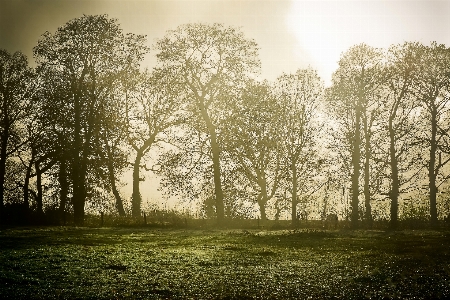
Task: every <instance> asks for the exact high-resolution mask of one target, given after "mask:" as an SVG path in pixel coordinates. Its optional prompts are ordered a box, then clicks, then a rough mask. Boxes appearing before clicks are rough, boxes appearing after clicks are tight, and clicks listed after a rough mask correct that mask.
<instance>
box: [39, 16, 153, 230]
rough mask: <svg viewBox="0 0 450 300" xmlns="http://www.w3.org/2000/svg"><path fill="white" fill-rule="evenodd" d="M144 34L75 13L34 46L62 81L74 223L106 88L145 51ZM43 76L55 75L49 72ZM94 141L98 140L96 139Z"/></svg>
mask: <svg viewBox="0 0 450 300" xmlns="http://www.w3.org/2000/svg"><path fill="white" fill-rule="evenodd" d="M143 42H144V37H142V36H135V35H132V34H128V35H124V34H123V33H122V30H121V29H120V27H119V25H118V23H117V20H115V19H108V17H107V16H106V15H98V16H87V15H84V16H83V17H80V18H76V19H73V20H71V21H69V22H67V23H66V24H65V25H64V26H62V27H60V28H59V29H58V30H57V31H56V32H55V33H54V34H51V33H49V32H46V33H45V34H44V35H43V36H42V38H41V39H40V40H39V42H38V45H37V46H36V47H35V48H34V54H35V57H36V58H37V62H38V65H39V67H40V68H44V69H50V70H53V72H49V74H54V75H56V74H57V75H59V76H60V77H59V78H57V80H59V81H61V84H62V85H63V86H64V91H65V94H64V95H61V96H62V97H63V98H64V100H65V101H64V104H65V106H64V107H62V108H63V109H62V110H61V113H64V114H65V116H66V118H67V119H68V120H69V124H68V125H69V128H70V129H71V130H70V131H69V134H70V141H69V142H70V145H69V147H70V149H71V151H70V160H69V161H70V163H71V173H70V175H71V178H72V185H73V208H74V217H75V223H76V224H78V225H82V224H83V223H84V207H85V201H86V195H87V188H88V185H87V178H88V177H87V175H88V170H89V168H90V164H92V163H93V161H92V158H93V156H92V154H93V153H94V151H95V146H96V145H94V142H95V137H96V135H97V133H98V132H99V131H100V130H101V129H102V125H104V123H102V122H101V117H102V111H103V110H105V109H108V106H109V105H110V104H111V103H110V102H109V99H110V97H109V96H110V92H111V90H112V89H113V88H114V86H115V84H116V83H117V82H118V81H119V79H120V76H121V75H123V74H124V73H126V72H128V71H129V70H130V69H132V68H137V67H138V64H139V61H140V60H141V59H142V58H143V55H144V54H145V53H146V52H147V48H146V47H145V46H144V45H143ZM47 80H55V79H54V78H53V79H52V78H47ZM97 146H98V145H97Z"/></svg>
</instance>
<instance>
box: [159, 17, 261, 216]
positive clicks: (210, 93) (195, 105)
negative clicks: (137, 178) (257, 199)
mask: <svg viewBox="0 0 450 300" xmlns="http://www.w3.org/2000/svg"><path fill="white" fill-rule="evenodd" d="M156 49H157V50H158V51H159V52H158V54H157V58H158V61H159V65H160V67H161V69H170V70H171V72H173V74H176V75H177V78H178V82H180V83H181V84H182V85H183V87H184V97H185V101H187V102H188V103H189V104H188V106H189V110H190V111H191V112H192V114H193V115H194V118H193V121H192V125H193V128H201V129H202V130H205V131H204V133H205V134H207V135H208V144H207V147H208V148H209V149H210V150H211V154H212V155H211V160H212V163H213V180H214V194H215V200H216V213H217V218H218V222H219V223H220V222H222V220H223V219H224V200H223V199H224V196H223V188H222V174H221V149H222V145H220V144H219V139H220V137H219V136H220V129H221V126H223V124H222V121H223V119H224V118H226V115H227V114H229V109H228V108H227V103H226V100H227V101H228V100H229V99H233V98H234V99H235V98H236V97H237V96H238V95H239V90H240V89H242V87H243V84H244V82H245V79H246V77H248V76H253V74H254V72H255V71H256V70H258V69H259V66H260V62H259V59H258V56H257V50H258V48H257V45H256V43H255V42H254V41H252V40H248V39H246V38H245V37H244V36H243V34H242V32H240V31H238V30H236V29H234V28H231V27H224V26H223V25H221V24H213V25H205V24H187V25H182V26H179V27H178V28H177V29H176V30H173V31H169V32H168V33H167V35H166V36H165V37H164V38H163V39H161V40H159V41H158V42H157V45H156ZM199 123H201V124H199ZM197 125H200V126H197Z"/></svg>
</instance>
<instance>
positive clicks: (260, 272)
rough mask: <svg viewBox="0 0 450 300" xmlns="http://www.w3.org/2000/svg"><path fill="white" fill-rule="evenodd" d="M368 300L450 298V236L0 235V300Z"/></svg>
mask: <svg viewBox="0 0 450 300" xmlns="http://www.w3.org/2000/svg"><path fill="white" fill-rule="evenodd" d="M364 298H367V299H444V298H450V231H449V230H401V231H385V230H361V231H350V230H345V229H337V230H331V229H329V230H326V229H312V228H303V229H296V230H290V229H277V230H275V229H273V230H269V229H263V228H250V229H219V228H215V227H213V226H208V227H205V228H189V227H186V228H181V227H180V228H167V227H152V226H125V227H124V226H122V227H96V228H95V227H83V228H79V227H78V228H77V227H71V226H68V227H56V226H49V227H14V228H2V229H1V230H0V299H364Z"/></svg>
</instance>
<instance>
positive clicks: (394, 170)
mask: <svg viewBox="0 0 450 300" xmlns="http://www.w3.org/2000/svg"><path fill="white" fill-rule="evenodd" d="M389 137H390V147H389V155H390V165H391V190H390V191H389V198H390V199H391V220H390V224H389V227H390V228H391V229H396V228H397V227H398V194H399V188H400V182H399V178H398V162H397V156H396V152H395V131H394V129H393V125H392V120H391V119H390V120H389Z"/></svg>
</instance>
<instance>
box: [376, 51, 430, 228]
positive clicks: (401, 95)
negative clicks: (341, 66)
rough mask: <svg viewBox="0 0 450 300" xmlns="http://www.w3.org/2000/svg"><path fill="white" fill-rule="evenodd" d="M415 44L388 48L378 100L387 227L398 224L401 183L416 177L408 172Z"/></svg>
mask: <svg viewBox="0 0 450 300" xmlns="http://www.w3.org/2000/svg"><path fill="white" fill-rule="evenodd" d="M420 59H421V58H420V51H418V44H416V43H405V44H403V45H395V46H391V47H390V48H389V51H388V53H387V68H386V73H385V76H386V82H385V86H386V95H385V98H384V99H382V101H383V102H384V103H385V108H386V112H387V115H386V117H387V137H388V140H389V142H388V145H389V146H388V151H387V153H388V159H387V163H388V165H389V168H390V184H389V187H390V189H389V191H388V196H389V198H390V200H391V208H390V228H391V229H396V228H397V226H398V221H397V220H398V204H399V202H398V200H399V196H400V193H401V192H402V186H404V185H406V184H407V183H408V182H410V181H411V180H412V179H413V178H414V177H417V176H416V175H417V174H418V171H420V169H421V168H420V167H419V168H418V170H417V171H415V172H413V173H412V174H410V173H411V170H412V167H414V165H415V164H416V161H417V156H413V155H412V153H413V151H414V144H417V143H415V141H414V140H415V136H416V134H417V126H415V124H417V117H416V116H417V115H418V112H417V109H418V103H417V101H416V99H415V98H414V95H413V93H412V92H413V90H412V87H413V84H414V78H415V77H416V76H417V75H418V74H417V72H418V71H419V70H418V63H419V62H420Z"/></svg>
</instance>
